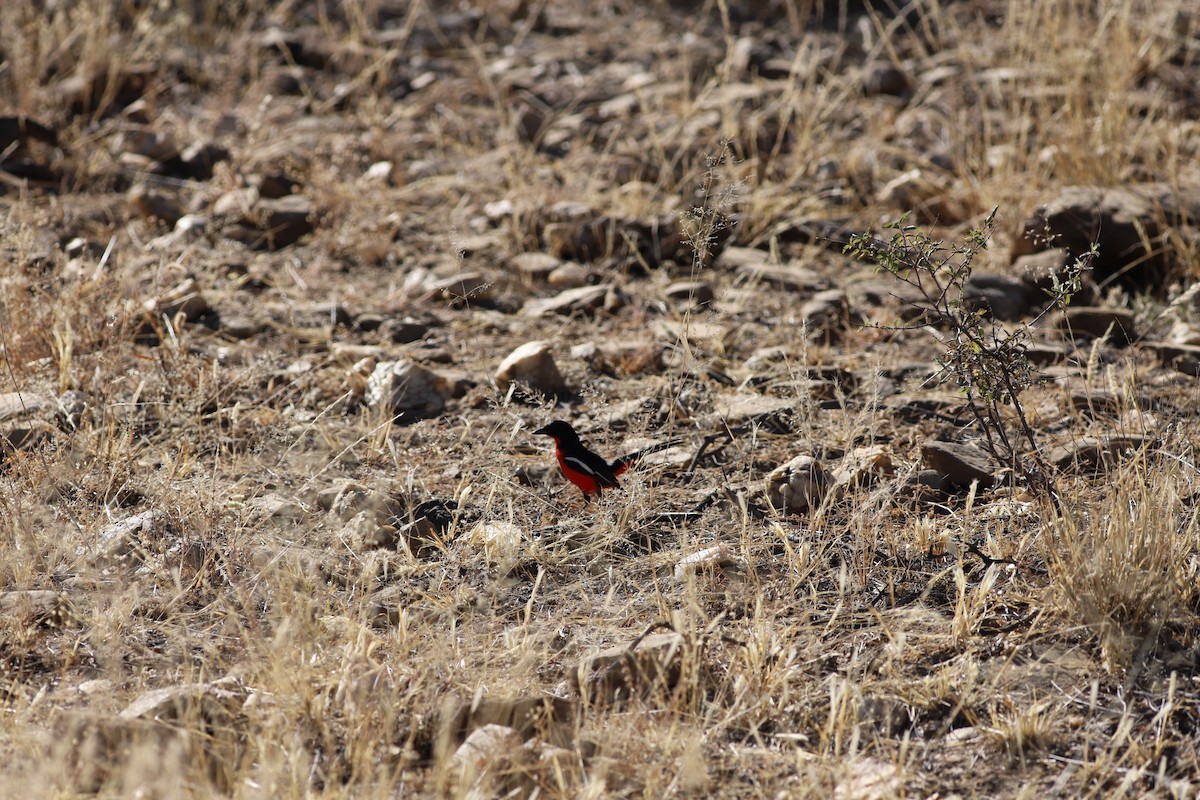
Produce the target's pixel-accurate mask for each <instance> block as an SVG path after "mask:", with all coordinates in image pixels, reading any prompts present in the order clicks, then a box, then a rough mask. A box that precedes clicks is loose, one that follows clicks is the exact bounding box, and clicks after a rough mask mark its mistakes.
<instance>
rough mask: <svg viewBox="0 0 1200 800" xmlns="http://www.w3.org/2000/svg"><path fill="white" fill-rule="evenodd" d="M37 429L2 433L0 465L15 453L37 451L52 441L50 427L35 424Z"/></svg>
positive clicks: (11, 429)
mask: <svg viewBox="0 0 1200 800" xmlns="http://www.w3.org/2000/svg"><path fill="white" fill-rule="evenodd" d="M33 424H34V425H35V426H36V427H21V428H10V429H9V430H7V431H3V432H0V464H3V463H4V462H5V461H6V460H7V459H8V457H9V456H11V455H13V454H14V453H18V452H24V451H29V450H35V449H37V448H38V447H41V446H42V445H44V444H46V443H47V442H49V441H50V426H49V425H47V424H45V423H37V422H35V423H33Z"/></svg>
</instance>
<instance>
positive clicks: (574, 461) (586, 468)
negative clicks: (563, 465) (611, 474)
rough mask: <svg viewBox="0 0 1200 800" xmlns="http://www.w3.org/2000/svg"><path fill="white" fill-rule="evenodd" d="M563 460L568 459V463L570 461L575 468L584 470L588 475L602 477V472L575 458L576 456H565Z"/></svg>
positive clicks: (580, 470)
mask: <svg viewBox="0 0 1200 800" xmlns="http://www.w3.org/2000/svg"><path fill="white" fill-rule="evenodd" d="M563 461H566V462H567V463H569V464H570V465H571V466H572V467H573V468H574V469H576V470H578V471H579V472H583V473H585V474H587V475H591V476H592V477H593V478H599V477H600V473H598V472H596V470H594V469H592V468H591V467H589V466H588V465H587V464H585V463H583V462H582V461H580V460H579V459H578V458H575V457H574V456H564V457H563Z"/></svg>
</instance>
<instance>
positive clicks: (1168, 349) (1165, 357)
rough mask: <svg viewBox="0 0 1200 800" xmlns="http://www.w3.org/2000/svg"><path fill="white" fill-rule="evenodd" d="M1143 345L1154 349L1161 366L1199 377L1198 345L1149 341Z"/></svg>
mask: <svg viewBox="0 0 1200 800" xmlns="http://www.w3.org/2000/svg"><path fill="white" fill-rule="evenodd" d="M1145 346H1146V347H1147V348H1148V349H1150V350H1152V351H1154V353H1155V354H1156V355H1157V356H1158V358H1159V360H1160V361H1161V362H1162V364H1163V366H1165V367H1168V368H1170V369H1173V370H1175V371H1177V372H1182V373H1183V374H1184V375H1191V376H1192V377H1194V378H1200V345H1193V344H1168V343H1165V342H1149V343H1146V345H1145Z"/></svg>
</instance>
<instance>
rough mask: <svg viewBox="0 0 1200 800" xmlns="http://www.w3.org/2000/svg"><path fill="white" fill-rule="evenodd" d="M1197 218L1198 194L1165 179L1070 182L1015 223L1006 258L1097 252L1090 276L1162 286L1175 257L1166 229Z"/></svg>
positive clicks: (1132, 284) (1135, 286)
mask: <svg viewBox="0 0 1200 800" xmlns="http://www.w3.org/2000/svg"><path fill="white" fill-rule="evenodd" d="M1198 218H1200V198H1198V197H1196V196H1194V195H1187V194H1183V195H1181V194H1180V192H1179V190H1178V189H1177V188H1176V187H1174V186H1170V185H1163V184H1153V185H1147V186H1139V187H1136V188H1128V187H1100V186H1070V187H1067V188H1065V189H1062V190H1061V191H1060V193H1059V195H1058V196H1057V197H1055V198H1053V199H1051V200H1050V201H1048V202H1046V203H1044V204H1042V205H1041V206H1039V207H1038V208H1037V209H1036V210H1035V211H1034V212H1033V213H1032V214H1031V215H1030V216H1029V217H1028V218H1027V219H1026V220H1025V221H1024V223H1022V225H1021V230H1020V231H1019V233H1018V235H1017V237H1016V238H1015V239H1014V241H1013V248H1012V258H1013V260H1016V259H1018V258H1020V257H1021V256H1025V255H1029V254H1030V253H1038V252H1042V251H1045V250H1047V249H1049V248H1062V249H1064V250H1066V251H1067V253H1068V257H1069V258H1070V259H1071V260H1072V261H1073V260H1074V259H1077V258H1079V257H1081V256H1083V255H1085V254H1087V253H1088V252H1089V250H1090V249H1091V246H1092V243H1093V242H1096V243H1097V244H1098V245H1099V253H1098V255H1097V257H1096V259H1095V261H1094V262H1093V263H1092V265H1091V267H1092V271H1093V275H1094V277H1095V279H1096V280H1097V281H1098V282H1100V283H1101V284H1103V283H1104V282H1105V281H1107V280H1108V279H1110V278H1113V279H1116V280H1119V281H1120V282H1121V283H1122V284H1123V285H1125V286H1127V287H1128V288H1130V289H1132V290H1134V291H1144V290H1145V289H1147V288H1153V287H1156V286H1165V285H1166V284H1167V281H1165V280H1163V279H1162V278H1163V276H1164V275H1166V274H1168V272H1169V271H1170V269H1171V267H1172V266H1173V262H1174V260H1175V259H1176V257H1177V256H1176V248H1175V247H1174V246H1173V245H1172V243H1171V239H1172V234H1171V232H1172V231H1176V232H1177V230H1178V229H1187V228H1188V226H1189V225H1190V224H1194V221H1195V220H1196V219H1198Z"/></svg>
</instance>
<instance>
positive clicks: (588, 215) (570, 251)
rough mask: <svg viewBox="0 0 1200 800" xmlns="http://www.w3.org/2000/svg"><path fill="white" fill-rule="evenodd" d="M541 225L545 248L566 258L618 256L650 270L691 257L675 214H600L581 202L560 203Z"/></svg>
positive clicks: (567, 259) (583, 259)
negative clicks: (641, 217)
mask: <svg viewBox="0 0 1200 800" xmlns="http://www.w3.org/2000/svg"><path fill="white" fill-rule="evenodd" d="M547 220H548V221H547V222H546V224H545V225H544V226H543V227H542V240H543V242H545V245H546V251H547V252H548V253H550V254H551V255H553V256H555V257H557V258H560V259H562V260H564V261H581V262H589V261H596V260H598V259H601V258H615V259H618V260H621V261H632V262H634V263H636V264H639V265H645V266H647V267H649V268H651V269H653V268H656V267H659V266H661V265H662V264H663V263H664V262H667V261H673V262H675V263H685V262H686V261H687V259H688V257H689V256H690V252H689V251H688V248H687V244H686V242H685V241H684V238H683V236H682V232H681V229H680V225H679V219H678V218H677V217H676V216H675V215H665V216H663V217H660V218H658V219H654V220H650V221H641V220H632V219H622V218H617V217H611V216H608V215H604V214H599V213H597V212H596V211H595V210H594V209H591V208H589V207H587V206H583V205H581V204H578V203H559V204H558V205H555V206H553V207H552V208H550V209H549V211H548V212H547Z"/></svg>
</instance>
